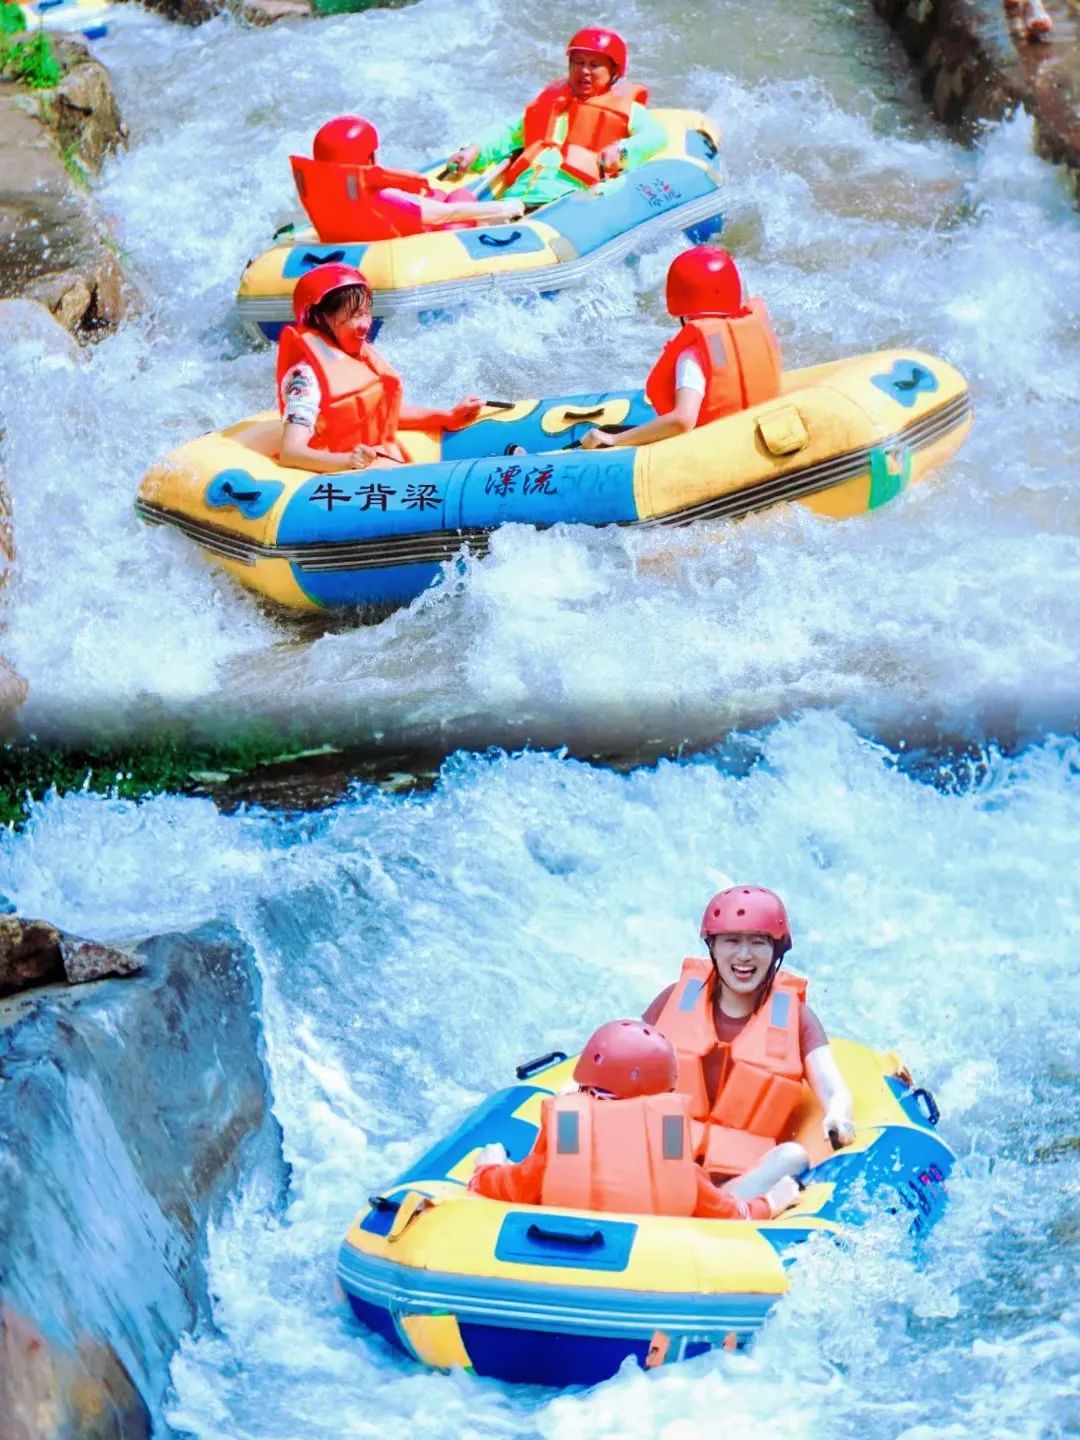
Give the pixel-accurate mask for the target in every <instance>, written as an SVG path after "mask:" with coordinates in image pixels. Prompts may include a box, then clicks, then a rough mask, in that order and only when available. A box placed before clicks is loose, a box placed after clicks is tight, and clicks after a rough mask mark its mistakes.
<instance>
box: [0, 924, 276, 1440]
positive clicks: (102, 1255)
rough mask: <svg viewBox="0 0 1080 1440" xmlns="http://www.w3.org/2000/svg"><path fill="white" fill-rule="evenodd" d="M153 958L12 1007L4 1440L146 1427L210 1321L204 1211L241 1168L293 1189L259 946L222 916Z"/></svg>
mask: <svg viewBox="0 0 1080 1440" xmlns="http://www.w3.org/2000/svg"><path fill="white" fill-rule="evenodd" d="M0 918H2V917H0ZM138 957H139V959H140V961H141V962H142V964H143V967H144V968H143V970H142V972H141V973H140V974H139V975H136V976H134V977H133V978H132V979H130V980H129V981H127V982H126V983H125V984H123V985H97V986H93V987H92V988H89V989H65V988H60V987H57V988H54V989H51V990H47V991H41V992H39V993H37V994H35V995H33V996H32V997H27V996H18V997H12V998H10V999H7V1000H4V1001H0V1135H2V1136H3V1144H2V1145H0V1255H2V1256H3V1265H2V1266H0V1306H3V1307H6V1308H4V1310H3V1317H4V1318H3V1328H2V1333H0V1437H3V1440H23V1436H24V1434H25V1435H26V1436H27V1437H28V1440H29V1437H31V1436H32V1437H33V1440H45V1437H49V1440H61V1437H63V1440H105V1437H109V1440H142V1437H143V1436H146V1435H149V1434H150V1433H151V1428H150V1427H151V1420H153V1421H154V1422H155V1423H157V1422H159V1421H160V1406H161V1400H162V1397H163V1395H164V1392H165V1388H166V1386H167V1384H168V1370H169V1364H170V1362H171V1359H172V1356H173V1353H174V1352H175V1349H176V1346H177V1344H178V1342H179V1337H180V1335H181V1334H183V1333H184V1332H185V1331H187V1330H189V1329H191V1328H192V1326H193V1325H195V1324H196V1323H198V1322H199V1321H200V1320H205V1319H208V1318H209V1296H208V1294H207V1290H206V1281H205V1275H204V1272H203V1266H202V1257H203V1254H204V1250H205V1236H206V1229H207V1225H208V1223H209V1222H210V1220H211V1219H212V1218H213V1217H215V1216H217V1215H219V1214H220V1212H221V1210H222V1207H223V1206H224V1204H225V1201H226V1199H227V1197H228V1195H229V1193H230V1192H231V1190H232V1189H233V1188H234V1187H235V1186H236V1184H237V1183H238V1180H239V1178H240V1176H241V1175H242V1174H245V1173H257V1175H258V1176H259V1183H260V1184H261V1185H262V1186H263V1187H264V1191H265V1193H266V1194H267V1196H268V1199H269V1200H271V1201H272V1200H273V1199H274V1197H275V1196H276V1195H277V1196H280V1193H281V1191H282V1187H283V1185H284V1181H285V1171H284V1166H283V1162H282V1159H281V1149H280V1144H281V1137H280V1132H279V1131H278V1129H277V1125H276V1122H275V1121H274V1119H273V1116H272V1113H271V1109H270V1092H269V1082H268V1076H267V1071H266V1067H265V1058H264V1055H263V1051H262V1038H261V1032H260V1028H259V1023H258V1019H257V1015H258V1008H259V980H258V972H257V968H256V965H255V962H254V957H253V956H252V954H251V952H250V950H249V949H248V948H247V946H246V945H245V944H243V943H242V942H241V941H240V939H239V938H238V937H237V936H236V935H235V934H234V933H233V932H231V931H228V930H225V929H221V928H212V929H210V928H208V929H206V930H203V931H201V932H199V933H197V934H196V935H192V936H177V935H170V936H163V937H159V938H157V939H155V940H152V941H149V942H147V943H146V944H144V945H142V946H141V947H140V948H139V952H138ZM27 1416H29V1417H31V1420H30V1424H31V1427H32V1428H30V1429H29V1430H27V1429H26V1417H27ZM34 1426H36V1428H33V1427H34ZM154 1433H157V1430H156V1429H155V1431H154ZM162 1433H165V1432H164V1431H162Z"/></svg>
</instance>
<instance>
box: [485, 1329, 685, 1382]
mask: <svg viewBox="0 0 1080 1440" xmlns="http://www.w3.org/2000/svg"><path fill="white" fill-rule="evenodd" d="M458 1329H459V1330H460V1332H461V1339H462V1341H463V1343H464V1345H465V1350H466V1352H467V1354H468V1356H469V1360H470V1363H471V1364H472V1367H473V1371H474V1372H475V1373H476V1374H477V1375H484V1376H486V1377H487V1378H488V1379H490V1380H501V1381H502V1382H503V1383H504V1384H510V1385H554V1386H565V1385H598V1384H599V1383H600V1382H601V1380H610V1378H611V1377H612V1375H614V1374H615V1373H616V1372H617V1371H618V1369H619V1366H620V1365H621V1364H622V1363H623V1361H624V1360H625V1359H626V1358H627V1356H628V1355H632V1356H633V1357H634V1359H635V1360H636V1361H637V1362H638V1364H639V1365H641V1366H644V1364H645V1358H646V1356H647V1355H648V1353H649V1343H650V1342H649V1341H648V1340H638V1341H636V1342H635V1341H632V1340H628V1339H626V1338H625V1337H623V1338H620V1337H618V1336H607V1335H560V1334H559V1333H558V1331H554V1330H518V1329H515V1328H512V1327H510V1326H503V1325H476V1324H473V1323H472V1322H470V1321H464V1322H461V1323H459V1326H458ZM704 1348H705V1349H706V1350H707V1349H709V1348H710V1347H709V1346H707V1345H706V1346H705V1347H704Z"/></svg>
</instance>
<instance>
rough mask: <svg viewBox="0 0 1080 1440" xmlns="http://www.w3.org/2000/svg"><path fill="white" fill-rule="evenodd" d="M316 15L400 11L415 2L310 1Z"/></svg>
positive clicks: (368, 0) (395, 0) (403, 0)
mask: <svg viewBox="0 0 1080 1440" xmlns="http://www.w3.org/2000/svg"><path fill="white" fill-rule="evenodd" d="M311 3H312V5H313V6H314V7H315V13H316V15H344V14H346V13H351V12H354V11H358V10H400V9H402V8H403V7H404V6H405V5H412V4H414V3H415V0H311Z"/></svg>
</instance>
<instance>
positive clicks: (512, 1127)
mask: <svg viewBox="0 0 1080 1440" xmlns="http://www.w3.org/2000/svg"><path fill="white" fill-rule="evenodd" d="M537 1088H538V1087H537V1086H535V1085H511V1086H510V1087H509V1089H506V1090H496V1092H495V1094H494V1095H491V1096H489V1097H488V1099H487V1100H486V1101H485V1102H484V1104H483V1105H481V1106H480V1107H479V1109H477V1110H474V1111H473V1112H472V1114H471V1115H470V1116H469V1117H468V1119H467V1120H466V1121H465V1122H464V1123H463V1124H461V1125H459V1126H458V1128H457V1129H456V1130H453V1131H451V1133H450V1134H449V1135H447V1136H446V1138H445V1139H443V1140H440V1141H439V1143H438V1144H437V1145H435V1146H433V1147H432V1148H431V1149H430V1150H429V1151H427V1153H426V1154H425V1155H422V1156H421V1157H420V1159H419V1160H417V1161H416V1162H415V1163H414V1164H412V1165H410V1166H409V1168H408V1170H406V1171H405V1172H404V1174H402V1175H401V1176H399V1177H398V1179H397V1180H395V1181H394V1182H393V1184H392V1185H389V1186H387V1187H385V1188H386V1189H387V1190H391V1191H392V1190H397V1189H400V1188H401V1186H403V1185H412V1184H422V1183H423V1182H424V1181H425V1180H445V1179H446V1178H447V1176H448V1175H449V1174H450V1171H451V1170H453V1169H454V1167H455V1166H456V1165H459V1164H460V1163H461V1161H462V1160H464V1159H465V1156H466V1155H468V1153H469V1152H470V1150H475V1149H476V1148H477V1146H478V1145H487V1144H495V1143H496V1142H498V1143H500V1144H502V1145H504V1146H505V1147H506V1153H507V1154H508V1155H509V1156H510V1159H511V1160H524V1158H525V1156H526V1155H527V1154H528V1153H529V1151H530V1150H531V1149H532V1145H533V1141H534V1140H535V1139H536V1126H535V1125H531V1124H530V1123H529V1121H527V1120H520V1119H518V1118H516V1117H515V1115H514V1111H515V1110H517V1109H518V1107H519V1106H521V1105H523V1104H524V1103H525V1101H526V1100H528V1099H529V1098H530V1097H531V1096H533V1095H535V1094H536V1092H537ZM547 1093H548V1092H547V1091H544V1094H547Z"/></svg>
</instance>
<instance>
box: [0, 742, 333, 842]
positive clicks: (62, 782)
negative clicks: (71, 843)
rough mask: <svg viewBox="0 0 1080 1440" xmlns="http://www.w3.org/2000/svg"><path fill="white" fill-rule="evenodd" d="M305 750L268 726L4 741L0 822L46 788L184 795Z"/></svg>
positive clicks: (20, 813) (21, 816) (12, 821)
mask: <svg viewBox="0 0 1080 1440" xmlns="http://www.w3.org/2000/svg"><path fill="white" fill-rule="evenodd" d="M305 753H310V752H305V750H304V749H303V747H301V746H300V745H290V744H289V743H288V741H286V740H283V738H282V737H281V735H280V734H277V733H276V732H271V731H263V732H255V733H251V734H248V735H247V736H245V737H244V738H243V739H241V740H236V741H232V742H227V743H224V742H222V743H215V742H211V741H208V742H205V743H196V744H190V743H187V742H180V741H175V740H168V739H165V740H159V741H156V742H153V741H152V742H147V743H146V744H142V745H132V744H131V743H128V744H126V745H125V744H116V745H103V746H101V747H100V748H98V747H95V748H93V749H77V750H69V749H67V748H66V747H63V746H59V745H41V744H35V743H31V744H25V743H22V744H16V745H4V746H2V747H0V824H3V825H20V824H22V822H23V821H24V820H25V818H26V806H27V803H28V801H30V800H41V799H43V798H44V797H45V795H46V794H48V792H49V791H50V790H52V789H55V790H56V791H57V793H58V794H60V795H65V794H67V793H68V792H70V791H72V790H90V791H93V792H94V793H96V794H99V795H110V794H113V795H118V796H120V797H121V798H123V799H126V800H138V799H141V798H142V797H143V796H146V795H154V794H159V793H161V792H163V791H166V790H168V791H172V792H173V793H176V792H180V793H184V792H188V793H190V792H192V791H195V790H199V789H200V788H202V787H203V786H205V785H207V784H214V783H220V782H222V781H225V780H228V779H230V778H231V777H233V776H236V775H245V774H247V773H248V772H249V771H250V770H254V769H257V768H258V767H260V766H262V765H271V764H276V763H279V762H281V761H285V760H292V759H296V758H298V757H300V756H302V755H303V754H305Z"/></svg>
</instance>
